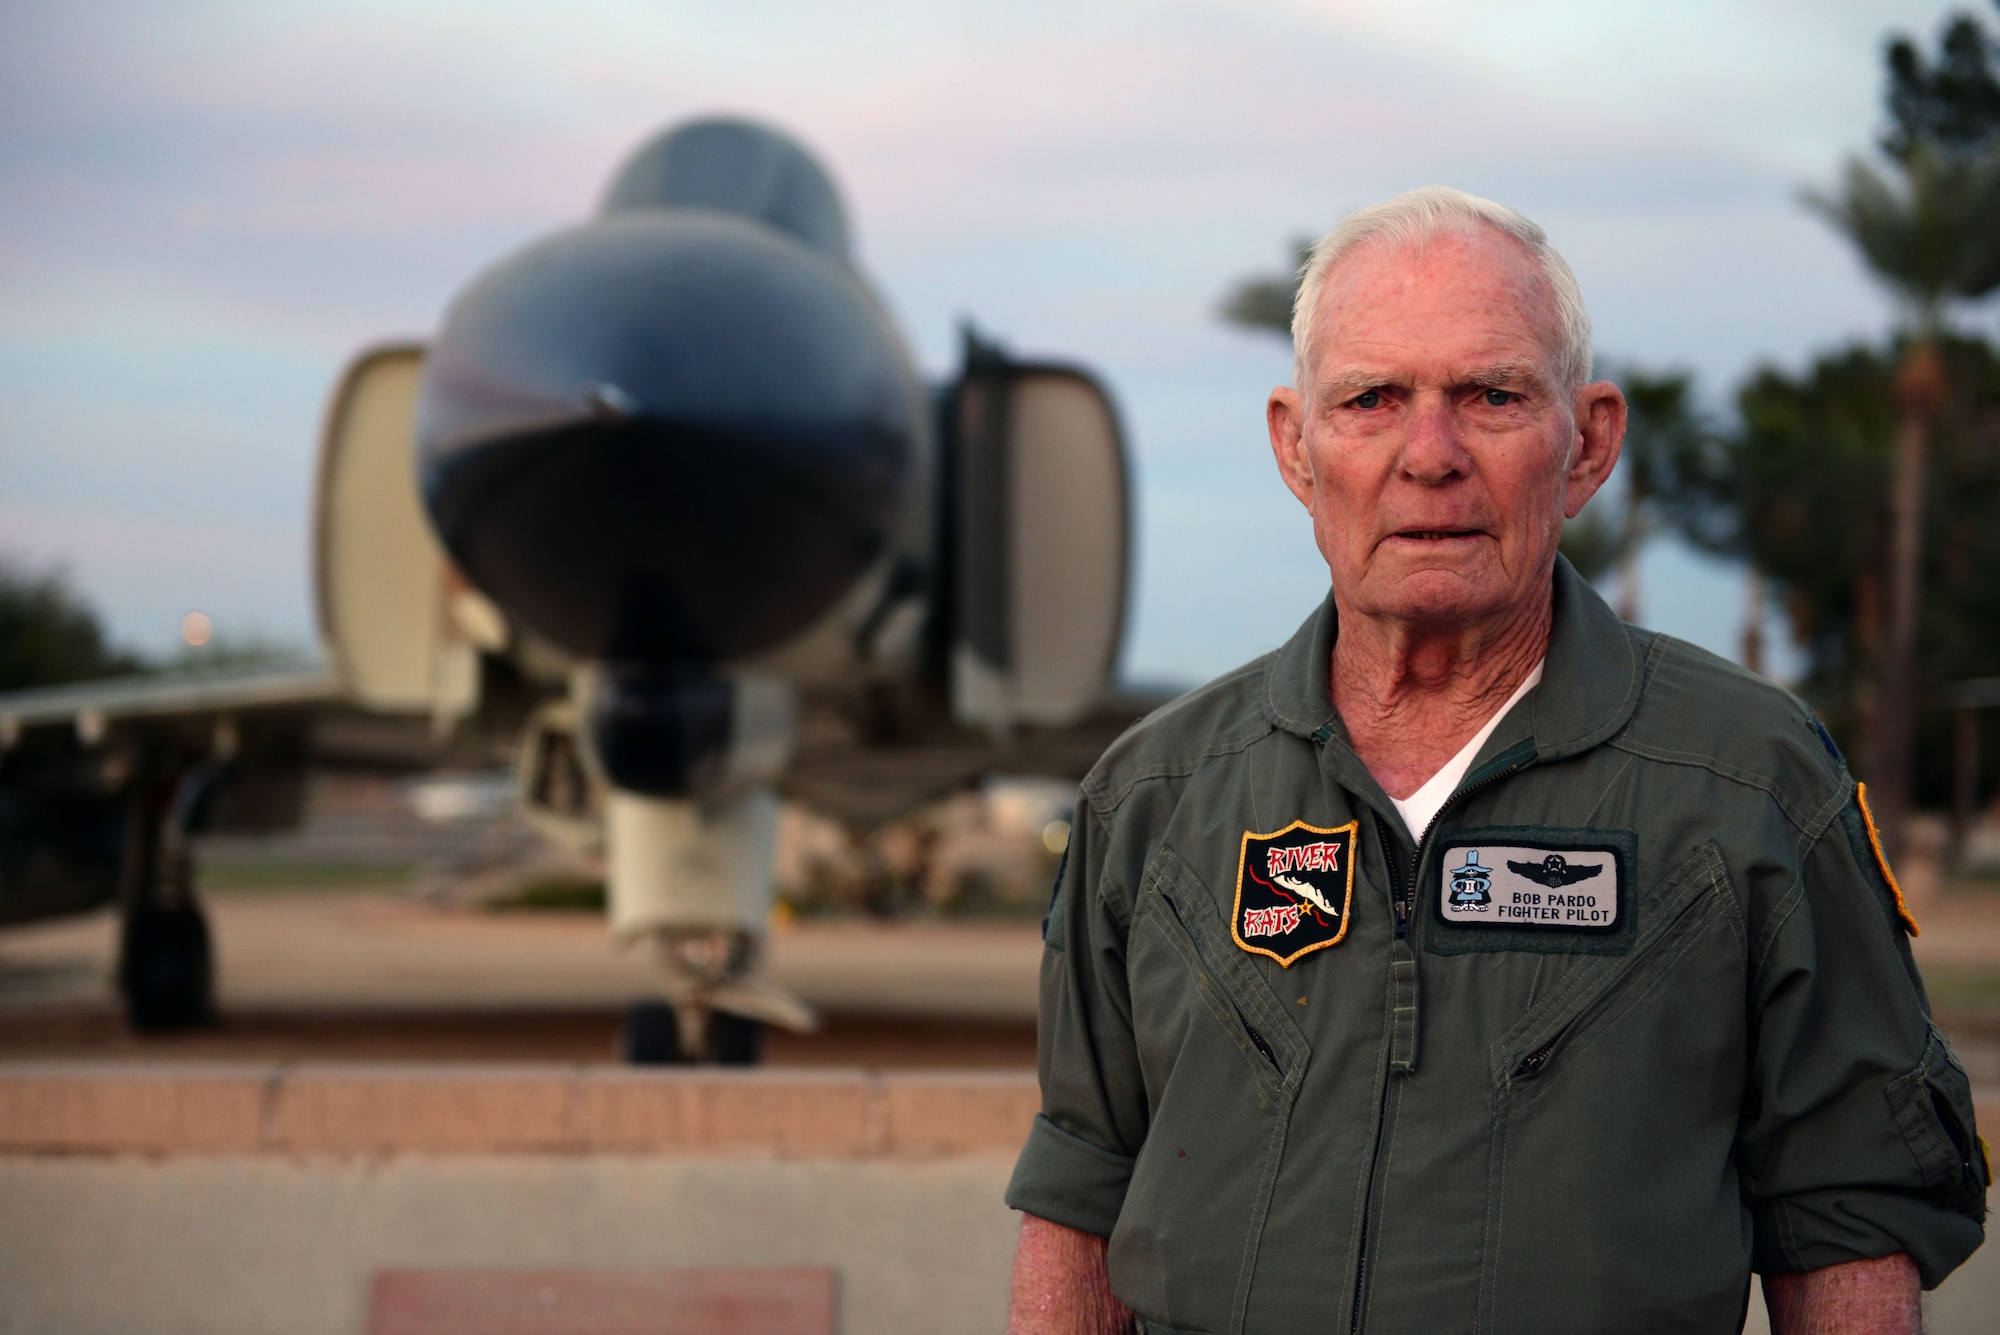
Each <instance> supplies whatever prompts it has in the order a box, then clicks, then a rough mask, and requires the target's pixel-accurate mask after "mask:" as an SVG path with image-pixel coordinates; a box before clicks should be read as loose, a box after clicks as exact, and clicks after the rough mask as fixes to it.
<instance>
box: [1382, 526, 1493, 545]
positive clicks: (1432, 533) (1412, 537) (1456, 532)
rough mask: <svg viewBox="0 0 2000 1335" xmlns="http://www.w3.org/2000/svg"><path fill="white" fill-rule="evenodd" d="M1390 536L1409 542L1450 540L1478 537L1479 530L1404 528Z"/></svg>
mask: <svg viewBox="0 0 2000 1335" xmlns="http://www.w3.org/2000/svg"><path fill="white" fill-rule="evenodd" d="M1390 536H1392V537H1397V538H1404V539H1407V540H1409V541H1411V542H1451V541H1454V540H1456V539H1460V538H1476V537H1479V536H1480V531H1479V530H1478V529H1476V528H1405V529H1398V530H1397V531H1396V532H1395V533H1393V534H1391V535H1390Z"/></svg>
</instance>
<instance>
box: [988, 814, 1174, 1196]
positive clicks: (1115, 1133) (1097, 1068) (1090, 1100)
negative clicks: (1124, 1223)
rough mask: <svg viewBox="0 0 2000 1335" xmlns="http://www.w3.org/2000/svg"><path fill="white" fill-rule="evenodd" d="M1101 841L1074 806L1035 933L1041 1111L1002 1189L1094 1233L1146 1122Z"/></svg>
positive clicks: (1127, 1175)
mask: <svg viewBox="0 0 2000 1335" xmlns="http://www.w3.org/2000/svg"><path fill="white" fill-rule="evenodd" d="M1109 842H1110V840H1109V831H1108V829H1107V827H1106V824H1105V822H1104V820H1103V819H1102V817H1101V816H1100V815H1099V814H1098V813H1097V812H1096V811H1095V810H1094V809H1093V808H1092V807H1091V806H1090V804H1089V802H1088V801H1087V800H1086V801H1084V802H1080V803H1079V804H1078V811H1077V819H1076V822H1075V826H1074V829H1073V830H1072V833H1071V836H1070V846H1069V851H1068V854H1067V855H1066V857H1065V860H1064V865H1063V870H1062V873H1061V875H1060V876H1059V878H1058V880H1057V885H1056V893H1055V897H1054V900H1053V902H1052V903H1051V904H1050V906H1049V918H1048V923H1047V926H1046V928H1045V930H1044V935H1043V939H1044V948H1043V951H1042V976H1041V1006H1040V1010H1041V1013H1040V1025H1039V1030H1038V1037H1037V1059H1038V1066H1039V1070H1040V1075H1041V1085H1042V1110H1041V1113H1040V1114H1039V1115H1038V1116H1037V1117H1036V1118H1035V1121H1034V1126H1033V1128H1032V1130H1030V1132H1029V1134H1028V1143H1027V1145H1026V1146H1025V1147H1024V1148H1023V1149H1022V1151H1021V1157H1020V1159H1019V1160H1018V1161H1017V1162H1016V1164H1015V1166H1014V1176H1013V1179H1012V1181H1010V1182H1009V1183H1008V1186H1007V1204H1009V1205H1010V1206H1012V1207H1013V1208H1015V1209H1016V1210H1024V1211H1026V1212H1027V1213H1029V1214H1033V1215H1038V1216H1040V1217H1041V1218H1043V1219H1047V1220H1050V1221H1051V1222H1053V1223H1058V1224H1062V1225H1065V1226H1066V1227H1069V1228H1075V1229H1080V1230H1082V1231H1084V1232H1086V1233H1096V1234H1099V1235H1109V1234H1110V1232H1111V1230H1112V1228H1113V1227H1114V1226H1115V1225H1116V1224H1117V1222H1118V1213H1119V1210H1120V1208H1121V1207H1122V1205H1123V1203H1124V1200H1125V1190H1126V1187H1127V1185H1128V1184H1129V1183H1130V1181H1131V1178H1132V1167H1133V1163H1134V1161H1135V1160H1136V1159H1137V1157H1138V1153H1139V1146H1140V1145H1141V1144H1142V1143H1143V1141H1144V1139H1145V1134H1146V1122H1147V1104H1146V1098H1145V1093H1144V1085H1143V1080H1142V1078H1141V1076H1140V1072H1139V1069H1138V1058H1137V1054H1136V1049H1135V1046H1134V1040H1133V1031H1132V1013H1131V999H1130V993H1129V992H1128V990H1127V988H1126V980H1125V940H1126V933H1127V930H1128V928H1129V926H1130V913H1129V906H1128V904H1127V902H1126V901H1125V900H1124V899H1123V897H1122V895H1121V894H1120V893H1119V890H1118V881H1117V878H1116V877H1115V876H1113V875H1112V874H1111V873H1110V871H1109V869H1108V864H1109V862H1110V852H1109V848H1108V845H1109Z"/></svg>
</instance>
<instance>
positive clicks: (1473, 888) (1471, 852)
mask: <svg viewBox="0 0 2000 1335" xmlns="http://www.w3.org/2000/svg"><path fill="white" fill-rule="evenodd" d="M1445 875H1446V876H1448V877H1450V878H1451V893H1450V894H1449V895H1448V896H1447V897H1446V899H1445V902H1446V903H1447V904H1450V905H1451V906H1452V907H1453V908H1457V909H1470V910H1472V911H1473V912H1475V913H1476V912H1478V911H1479V910H1481V909H1483V908H1485V907H1486V906H1487V905H1488V904H1491V903H1492V902H1493V869H1492V868H1491V867H1483V866H1481V865H1480V863H1479V850H1478V849H1476V848H1469V849H1467V850H1466V852H1465V864H1464V865H1463V866H1459V867H1451V868H1448V869H1447V870H1446V871H1445Z"/></svg>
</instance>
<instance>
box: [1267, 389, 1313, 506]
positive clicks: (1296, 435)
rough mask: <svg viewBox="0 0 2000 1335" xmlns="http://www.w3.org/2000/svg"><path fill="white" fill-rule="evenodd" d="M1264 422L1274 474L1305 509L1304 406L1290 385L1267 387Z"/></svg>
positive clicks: (1308, 484) (1308, 497)
mask: <svg viewBox="0 0 2000 1335" xmlns="http://www.w3.org/2000/svg"><path fill="white" fill-rule="evenodd" d="M1264 425H1265V426H1266V427H1267V428H1268V429H1269V430H1270V433H1271V455H1272V457H1273V458H1275V459H1276V460H1277V461H1278V476H1279V477H1282V478H1283V479H1285V485H1286V486H1287V487H1290V488H1291V491H1292V495H1294V496H1296V497H1298V498H1299V504H1301V505H1303V506H1305V507H1306V508H1307V509H1308V510H1310V509H1311V508H1312V489H1313V470H1312V458H1311V456H1310V455H1308V454H1307V452H1306V406H1305V401H1304V400H1303V399H1302V398H1301V397H1300V396H1299V392H1298V391H1297V390H1296V389H1293V388H1292V387H1291V386H1290V385H1280V386H1278V387H1277V388H1276V389H1274V390H1272V391H1271V397H1270V399H1269V400H1268V401H1267V402H1266V403H1265V404H1264Z"/></svg>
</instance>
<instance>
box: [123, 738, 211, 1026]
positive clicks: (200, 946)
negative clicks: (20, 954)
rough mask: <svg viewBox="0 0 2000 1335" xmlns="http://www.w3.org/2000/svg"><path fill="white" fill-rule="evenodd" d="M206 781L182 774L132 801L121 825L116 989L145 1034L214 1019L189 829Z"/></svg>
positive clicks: (206, 935)
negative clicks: (120, 921)
mask: <svg viewBox="0 0 2000 1335" xmlns="http://www.w3.org/2000/svg"><path fill="white" fill-rule="evenodd" d="M203 784H204V779H203V778H202V776H199V775H196V774H187V775H183V776H181V777H180V778H179V779H178V780H177V781H174V782H170V783H166V784H161V785H157V786H149V787H148V788H147V789H144V790H142V791H141V792H140V794H139V795H138V796H136V797H135V798H134V799H133V803H132V811H131V816H130V822H129V824H128V826H127V828H126V844H125V885H124V897H123V898H124V924H123V929H122V930H121V931H120V933H119V938H118V990H119V991H120V992H121V993H122V994H123V995H124V997H125V1011H126V1015H127V1017H128V1018H129V1019H130V1020H131V1022H132V1027H133V1028H134V1029H137V1030H139V1031H141V1032H143V1033H157V1032H163V1031H169V1030H175V1029H190V1028H195V1027H197V1026H200V1025H206V1024H212V1023H213V1022H214V1020H215V955H214V950H213V948H212V947H211V945H210V942H209V933H208V918H207V916H206V915H205V914H204V913H203V912H202V910H201V904H200V903H199V902H198V901H197V900H196V899H195V895H194V884H193V859H192V858H191V856H190V855H189V853H188V848H187V837H186V830H187V826H188V823H189V816H190V815H191V812H192V809H193V804H194V802H195V801H196V800H197V799H198V797H199V795H200V791H199V790H200V788H201V787H202V786H203Z"/></svg>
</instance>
